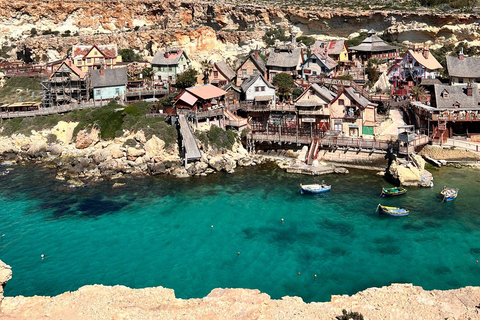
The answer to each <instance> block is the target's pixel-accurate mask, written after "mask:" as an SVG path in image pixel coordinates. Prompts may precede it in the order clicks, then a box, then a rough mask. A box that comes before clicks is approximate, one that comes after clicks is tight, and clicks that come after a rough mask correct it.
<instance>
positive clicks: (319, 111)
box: [295, 83, 337, 135]
mask: <svg viewBox="0 0 480 320" xmlns="http://www.w3.org/2000/svg"><path fill="white" fill-rule="evenodd" d="M336 96H337V95H336V94H335V93H334V92H332V91H330V90H328V89H327V88H325V87H322V86H319V85H318V84H316V83H314V84H312V85H311V86H309V87H307V88H306V89H305V91H303V93H302V94H301V95H300V96H299V97H298V98H297V99H296V100H295V108H296V110H297V114H298V126H299V130H300V131H301V132H302V130H303V131H305V130H306V131H307V133H308V131H309V130H310V131H311V134H312V135H318V134H319V133H321V132H326V131H328V130H330V107H329V106H330V103H331V102H332V101H333V100H334V99H335V97H336Z"/></svg>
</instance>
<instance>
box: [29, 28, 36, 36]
mask: <svg viewBox="0 0 480 320" xmlns="http://www.w3.org/2000/svg"><path fill="white" fill-rule="evenodd" d="M36 35H38V31H37V29H35V28H32V29H31V30H30V36H32V37H35V36H36Z"/></svg>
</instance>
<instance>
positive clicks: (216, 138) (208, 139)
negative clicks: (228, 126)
mask: <svg viewBox="0 0 480 320" xmlns="http://www.w3.org/2000/svg"><path fill="white" fill-rule="evenodd" d="M196 136H197V138H198V139H199V140H200V141H201V142H202V143H203V144H204V145H205V146H209V145H211V146H213V147H215V148H217V149H228V150H232V147H233V145H234V144H235V141H236V139H237V134H236V133H235V132H233V131H231V130H223V129H222V128H219V127H217V126H215V125H212V126H211V127H210V130H209V131H206V132H199V133H196Z"/></svg>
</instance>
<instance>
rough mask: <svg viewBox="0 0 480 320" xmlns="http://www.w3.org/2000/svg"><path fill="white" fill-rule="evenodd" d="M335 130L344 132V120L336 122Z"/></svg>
mask: <svg viewBox="0 0 480 320" xmlns="http://www.w3.org/2000/svg"><path fill="white" fill-rule="evenodd" d="M333 130H335V131H342V120H335V122H334V124H333Z"/></svg>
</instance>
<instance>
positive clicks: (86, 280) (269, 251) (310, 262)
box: [0, 165, 480, 301]
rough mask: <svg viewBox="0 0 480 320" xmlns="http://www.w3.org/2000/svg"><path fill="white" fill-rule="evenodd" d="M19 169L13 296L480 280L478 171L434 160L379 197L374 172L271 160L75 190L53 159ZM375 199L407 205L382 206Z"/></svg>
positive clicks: (10, 201) (3, 182)
mask: <svg viewBox="0 0 480 320" xmlns="http://www.w3.org/2000/svg"><path fill="white" fill-rule="evenodd" d="M12 168H13V171H11V173H10V174H8V175H6V176H2V177H0V208H1V210H0V235H2V236H1V238H0V259H1V260H3V261H4V262H5V263H7V264H9V265H10V266H12V269H13V279H12V280H10V281H9V282H8V284H7V286H6V288H5V295H7V296H16V295H24V296H33V295H49V296H51V295H57V294H60V293H63V292H65V291H71V290H76V289H78V288H79V287H81V286H84V285H88V284H104V285H116V284H121V285H125V286H129V287H132V288H144V287H152V286H163V287H167V288H172V289H174V290H175V294H176V296H177V297H179V298H192V297H195V298H199V297H204V296H206V295H207V294H208V293H209V292H210V291H211V290H212V289H213V288H225V287H228V288H251V289H259V290H261V291H262V292H265V293H267V294H269V295H271V296H272V297H273V298H281V297H283V296H286V295H290V296H300V297H302V298H303V299H304V300H305V301H329V300H330V296H331V295H333V294H354V293H356V292H358V291H360V290H364V289H366V288H369V287H379V286H385V285H389V284H391V283H413V284H414V285H418V286H422V287H423V288H424V289H429V290H430V289H452V288H459V287H464V286H480V264H478V263H476V261H477V260H480V197H479V191H480V170H474V169H465V168H462V169H456V168H442V169H435V168H432V169H431V171H432V173H433V175H434V181H435V186H434V187H433V188H431V189H430V188H428V189H421V188H410V189H409V191H408V192H407V194H405V195H403V196H400V197H394V198H385V199H384V198H380V197H379V194H380V190H381V187H382V186H389V184H388V183H387V182H385V180H384V179H383V178H382V177H380V176H378V175H376V174H375V173H372V172H368V171H356V170H351V171H350V174H348V175H327V176H323V177H321V178H318V179H317V178H314V177H310V176H303V175H293V174H287V173H285V172H283V170H280V169H278V168H276V167H275V166H272V165H265V166H261V167H252V168H244V169H239V170H237V172H236V173H234V174H222V173H217V174H214V175H211V176H208V177H200V178H189V179H176V178H172V177H164V176H156V177H130V178H128V179H125V180H123V181H121V182H125V183H126V185H125V186H123V187H120V188H112V185H113V183H114V182H113V181H109V182H101V183H98V184H95V185H90V186H87V187H82V188H70V187H68V186H67V185H66V184H65V182H62V181H57V180H55V179H54V177H55V173H54V172H53V171H51V170H49V169H45V168H41V167H28V166H27V167H12ZM3 169H4V167H2V168H0V170H3ZM322 179H323V180H325V182H326V183H329V184H332V186H333V187H332V190H331V192H329V193H327V194H322V195H300V193H299V184H300V183H312V182H321V180H322ZM444 185H448V186H452V187H458V188H460V192H459V197H458V199H456V200H455V201H453V202H451V203H445V202H443V203H442V200H441V198H440V196H439V192H440V190H441V188H442V187H443V186H444ZM379 203H382V204H385V205H393V206H402V207H406V208H409V209H410V210H411V213H410V216H408V217H403V218H399V217H389V216H381V215H379V214H377V213H375V209H376V207H377V205H378V204H379ZM282 219H283V222H282ZM42 254H43V255H45V257H44V258H43V259H42V258H41V255H42ZM315 275H316V276H315Z"/></svg>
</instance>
